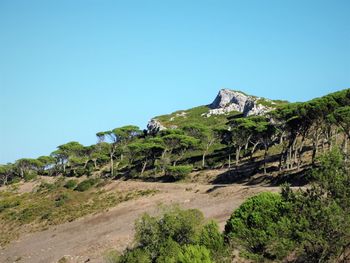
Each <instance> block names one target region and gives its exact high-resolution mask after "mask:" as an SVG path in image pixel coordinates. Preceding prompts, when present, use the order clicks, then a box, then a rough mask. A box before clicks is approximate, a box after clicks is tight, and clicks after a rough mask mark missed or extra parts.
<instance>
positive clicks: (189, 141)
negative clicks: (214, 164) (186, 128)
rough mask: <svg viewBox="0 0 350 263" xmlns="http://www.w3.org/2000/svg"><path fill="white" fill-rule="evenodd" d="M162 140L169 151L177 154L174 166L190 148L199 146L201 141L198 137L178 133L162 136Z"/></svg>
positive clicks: (171, 153) (174, 154) (170, 153)
mask: <svg viewBox="0 0 350 263" xmlns="http://www.w3.org/2000/svg"><path fill="white" fill-rule="evenodd" d="M162 140H163V142H164V145H165V149H166V151H167V153H168V154H169V155H173V156H175V158H174V161H173V166H176V163H177V162H178V161H179V160H181V159H182V158H183V157H184V155H185V153H186V152H187V151H188V150H190V149H194V148H196V147H198V145H199V143H200V141H199V140H198V139H196V138H193V137H191V136H187V135H183V134H176V133H174V134H168V135H166V136H164V137H162Z"/></svg>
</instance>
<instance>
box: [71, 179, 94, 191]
mask: <svg viewBox="0 0 350 263" xmlns="http://www.w3.org/2000/svg"><path fill="white" fill-rule="evenodd" d="M97 181H98V180H97V179H94V178H90V179H87V180H84V181H82V182H80V183H79V184H78V185H77V187H76V188H75V189H74V190H76V191H79V192H85V191H87V190H89V189H90V188H91V187H92V186H94V185H95V184H96V183H97Z"/></svg>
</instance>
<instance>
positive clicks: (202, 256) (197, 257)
mask: <svg viewBox="0 0 350 263" xmlns="http://www.w3.org/2000/svg"><path fill="white" fill-rule="evenodd" d="M177 262H180V263H211V262H212V261H211V259H210V252H209V250H208V249H206V248H205V247H203V246H199V245H186V246H184V248H183V251H182V252H181V253H180V254H179V256H178V261H177Z"/></svg>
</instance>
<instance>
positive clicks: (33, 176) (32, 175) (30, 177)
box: [23, 171, 38, 182]
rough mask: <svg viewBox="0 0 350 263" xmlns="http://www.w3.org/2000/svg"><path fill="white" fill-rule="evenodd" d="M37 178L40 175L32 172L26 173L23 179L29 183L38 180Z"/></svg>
mask: <svg viewBox="0 0 350 263" xmlns="http://www.w3.org/2000/svg"><path fill="white" fill-rule="evenodd" d="M37 177H38V174H37V173H36V172H34V171H30V172H25V173H24V177H23V178H24V181H26V182H29V181H32V180H34V179H36V178H37Z"/></svg>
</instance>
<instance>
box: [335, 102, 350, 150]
mask: <svg viewBox="0 0 350 263" xmlns="http://www.w3.org/2000/svg"><path fill="white" fill-rule="evenodd" d="M332 116H333V118H334V120H335V122H336V123H337V125H338V126H339V127H340V128H341V129H342V130H343V132H344V144H343V149H344V153H345V157H347V153H348V151H347V148H348V141H349V140H350V106H345V107H341V108H339V109H337V110H336V111H335V112H334V113H333V114H332Z"/></svg>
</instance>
